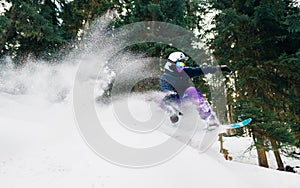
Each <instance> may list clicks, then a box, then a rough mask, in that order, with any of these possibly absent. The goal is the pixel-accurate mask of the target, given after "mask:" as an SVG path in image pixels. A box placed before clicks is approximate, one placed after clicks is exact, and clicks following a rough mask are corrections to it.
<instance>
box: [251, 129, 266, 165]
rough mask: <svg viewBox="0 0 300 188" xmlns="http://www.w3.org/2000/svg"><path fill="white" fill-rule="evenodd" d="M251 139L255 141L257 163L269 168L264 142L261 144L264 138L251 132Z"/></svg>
mask: <svg viewBox="0 0 300 188" xmlns="http://www.w3.org/2000/svg"><path fill="white" fill-rule="evenodd" d="M253 139H254V142H255V146H256V150H257V157H258V165H259V166H262V167H266V168H269V164H268V159H267V155H266V150H265V148H264V144H263V143H264V139H263V138H262V137H261V136H260V135H259V134H257V133H253Z"/></svg>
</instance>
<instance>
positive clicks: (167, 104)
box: [160, 93, 182, 123]
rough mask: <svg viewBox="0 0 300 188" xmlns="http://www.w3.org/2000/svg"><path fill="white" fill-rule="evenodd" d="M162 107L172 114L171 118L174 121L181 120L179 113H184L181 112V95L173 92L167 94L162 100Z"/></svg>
mask: <svg viewBox="0 0 300 188" xmlns="http://www.w3.org/2000/svg"><path fill="white" fill-rule="evenodd" d="M160 107H161V108H162V109H164V110H165V111H166V112H167V113H168V114H170V120H171V122H172V123H176V122H178V121H179V117H178V115H182V113H181V112H180V98H179V95H177V94H174V93H171V94H168V95H166V96H165V97H164V98H163V100H162V101H161V102H160Z"/></svg>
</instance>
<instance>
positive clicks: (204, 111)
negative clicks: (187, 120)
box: [161, 87, 212, 119]
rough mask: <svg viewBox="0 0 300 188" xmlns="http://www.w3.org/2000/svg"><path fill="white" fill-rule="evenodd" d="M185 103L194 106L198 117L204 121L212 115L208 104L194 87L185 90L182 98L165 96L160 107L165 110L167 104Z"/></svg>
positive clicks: (173, 95) (172, 95)
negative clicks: (188, 102)
mask: <svg viewBox="0 0 300 188" xmlns="http://www.w3.org/2000/svg"><path fill="white" fill-rule="evenodd" d="M187 101H190V102H192V103H194V104H195V105H196V107H197V110H198V112H199V115H200V117H201V118H202V119H206V118H207V117H209V116H210V115H211V114H212V112H211V108H210V106H209V104H208V102H207V101H205V99H204V97H203V95H202V94H201V93H200V91H199V90H198V89H197V88H195V87H189V88H187V89H186V90H185V91H184V94H183V95H182V97H179V96H178V94H169V95H167V96H165V98H164V99H163V103H161V107H162V108H164V109H167V108H166V105H167V106H168V104H172V103H177V104H180V103H181V102H182V103H184V102H187ZM171 106H172V105H171Z"/></svg>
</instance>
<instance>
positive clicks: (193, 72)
mask: <svg viewBox="0 0 300 188" xmlns="http://www.w3.org/2000/svg"><path fill="white" fill-rule="evenodd" d="M183 70H184V71H185V72H186V73H187V75H188V76H189V77H191V78H193V77H198V76H201V75H204V74H214V73H216V72H218V71H223V72H227V73H231V70H230V69H229V68H228V67H227V66H226V65H221V66H207V67H201V68H200V67H185V68H184V69H183Z"/></svg>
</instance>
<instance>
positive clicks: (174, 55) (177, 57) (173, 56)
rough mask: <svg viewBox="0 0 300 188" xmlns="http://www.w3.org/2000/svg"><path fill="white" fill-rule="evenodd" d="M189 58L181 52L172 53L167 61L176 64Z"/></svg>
mask: <svg viewBox="0 0 300 188" xmlns="http://www.w3.org/2000/svg"><path fill="white" fill-rule="evenodd" d="M188 59H189V58H188V57H187V56H185V55H184V54H183V53H182V52H173V53H171V54H170V55H169V57H168V60H170V61H172V62H174V63H176V62H177V61H183V62H185V61H187V60H188Z"/></svg>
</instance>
